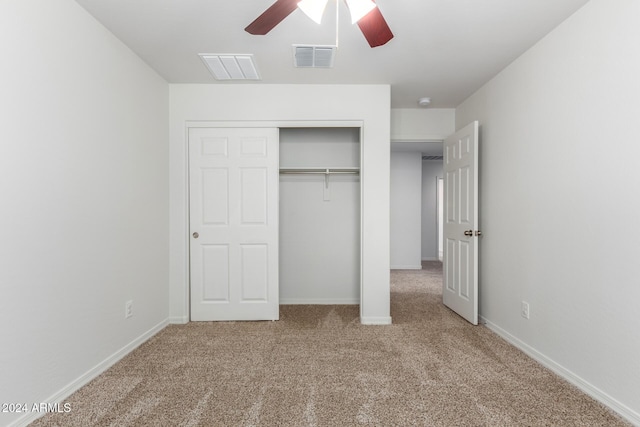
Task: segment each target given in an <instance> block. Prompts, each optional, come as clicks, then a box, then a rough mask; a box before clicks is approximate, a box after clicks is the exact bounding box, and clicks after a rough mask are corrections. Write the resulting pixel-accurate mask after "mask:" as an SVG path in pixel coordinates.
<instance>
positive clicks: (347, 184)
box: [278, 128, 360, 304]
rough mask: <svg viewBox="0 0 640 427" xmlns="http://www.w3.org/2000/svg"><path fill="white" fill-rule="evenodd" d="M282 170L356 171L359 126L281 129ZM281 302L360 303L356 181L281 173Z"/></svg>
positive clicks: (355, 177) (349, 177) (354, 178)
mask: <svg viewBox="0 0 640 427" xmlns="http://www.w3.org/2000/svg"><path fill="white" fill-rule="evenodd" d="M280 167H281V168H283V167H293V168H296V167H297V168H301V167H309V168H331V167H334V168H346V167H355V168H358V167H360V128H312V129H309V128H305V129H302V128H288V129H280ZM278 245H279V251H280V258H279V260H280V268H279V271H278V273H279V275H280V277H279V282H280V303H281V304H359V303H360V178H359V176H358V175H338V174H334V175H330V176H329V182H328V185H327V184H326V183H325V176H324V175H322V174H309V175H299V174H296V175H286V174H282V175H280V223H279V241H278Z"/></svg>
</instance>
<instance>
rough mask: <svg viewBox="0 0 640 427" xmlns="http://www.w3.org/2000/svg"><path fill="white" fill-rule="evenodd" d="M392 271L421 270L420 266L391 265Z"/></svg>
mask: <svg viewBox="0 0 640 427" xmlns="http://www.w3.org/2000/svg"><path fill="white" fill-rule="evenodd" d="M391 269H392V270H422V266H421V265H392V266H391Z"/></svg>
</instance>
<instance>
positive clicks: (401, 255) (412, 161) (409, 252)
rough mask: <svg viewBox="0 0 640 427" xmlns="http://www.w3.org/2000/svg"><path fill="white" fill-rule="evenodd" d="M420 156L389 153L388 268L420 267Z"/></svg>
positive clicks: (407, 153) (411, 153)
mask: <svg viewBox="0 0 640 427" xmlns="http://www.w3.org/2000/svg"><path fill="white" fill-rule="evenodd" d="M421 201H422V153H420V152H391V248H390V249H391V268H392V269H414V270H419V269H421V268H422V264H421V254H420V252H421V249H420V246H421V245H420V235H421V231H420V228H421V219H420V218H421V211H422V206H421V205H422V203H421Z"/></svg>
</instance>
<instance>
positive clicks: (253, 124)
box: [183, 120, 365, 322]
mask: <svg viewBox="0 0 640 427" xmlns="http://www.w3.org/2000/svg"><path fill="white" fill-rule="evenodd" d="M211 127H213V128H276V129H280V128H323V127H326V128H339V127H343V128H358V129H360V304H359V305H360V317H361V318H362V306H363V296H364V293H365V289H364V286H363V256H362V253H363V236H364V230H363V223H364V205H363V197H362V196H363V186H364V179H363V173H362V169H363V167H364V121H362V120H267V121H265V120H255V121H228V120H225V121H215V120H210V121H186V122H185V129H184V132H185V133H184V150H185V151H184V152H185V154H186V155H185V158H184V161H185V165H184V167H185V174H186V176H185V188H184V191H185V194H186V197H185V200H184V220H185V221H184V224H183V227H184V230H185V232H184V235H183V239H184V244H185V248H186V254H185V255H186V260H187V262H186V263H185V269H184V270H185V271H184V272H183V274H184V276H183V277H184V283H186V284H187V286H185V288H184V295H183V301H184V306H183V313H186V315H185V316H186V320H187V322H191V253H190V246H191V245H190V234H189V230H190V221H189V219H190V213H191V200H190V196H189V188H190V182H189V176H190V169H189V129H191V128H211Z"/></svg>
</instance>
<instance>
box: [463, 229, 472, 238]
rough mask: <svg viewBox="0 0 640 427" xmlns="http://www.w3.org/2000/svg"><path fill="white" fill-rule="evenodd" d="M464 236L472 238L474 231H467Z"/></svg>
mask: <svg viewBox="0 0 640 427" xmlns="http://www.w3.org/2000/svg"><path fill="white" fill-rule="evenodd" d="M464 235H465V236H468V237H472V236H473V230H467V231H465V232H464Z"/></svg>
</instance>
